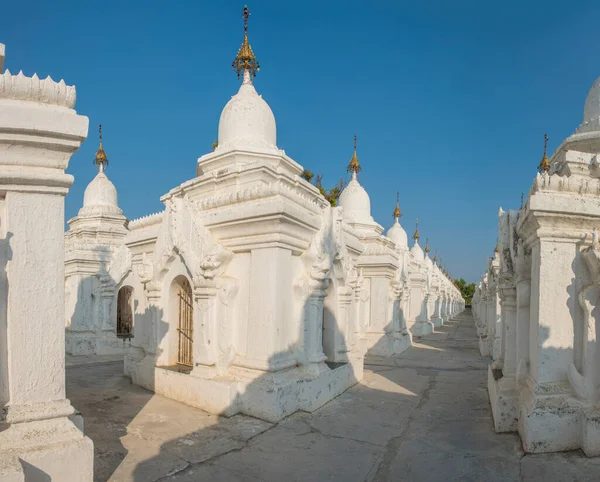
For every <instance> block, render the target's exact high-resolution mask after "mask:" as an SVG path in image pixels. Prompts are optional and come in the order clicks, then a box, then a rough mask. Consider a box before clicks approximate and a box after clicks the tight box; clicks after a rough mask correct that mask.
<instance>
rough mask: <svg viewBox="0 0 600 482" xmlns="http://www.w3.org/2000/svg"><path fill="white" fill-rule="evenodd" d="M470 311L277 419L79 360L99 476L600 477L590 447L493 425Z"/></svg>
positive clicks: (75, 386)
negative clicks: (215, 405)
mask: <svg viewBox="0 0 600 482" xmlns="http://www.w3.org/2000/svg"><path fill="white" fill-rule="evenodd" d="M487 363H488V362H487V361H484V360H482V359H481V358H480V356H479V353H478V350H477V339H476V337H475V328H474V326H473V319H472V317H471V316H470V314H469V313H468V312H465V313H464V314H462V315H460V316H459V317H458V318H457V319H456V320H453V321H451V322H450V323H449V324H448V325H446V326H444V327H442V328H440V329H439V331H437V332H435V333H433V334H432V335H429V336H427V337H424V338H422V339H420V340H415V345H414V346H413V347H412V348H410V349H409V350H408V351H407V352H405V353H404V354H403V355H402V356H401V357H399V358H397V359H393V360H390V359H381V358H379V359H370V360H369V365H368V366H367V367H366V369H365V377H364V379H363V381H362V382H361V383H359V384H358V385H356V386H355V387H353V388H352V389H350V390H348V391H347V392H345V393H344V394H342V395H341V396H339V397H338V398H336V399H335V400H333V401H332V402H330V403H329V404H327V405H325V406H324V407H322V408H321V409H319V410H317V411H316V412H314V413H312V414H307V413H297V414H295V415H292V416H291V417H288V418H286V419H285V420H283V421H281V422H279V423H278V424H270V423H267V422H263V421H261V420H257V419H254V418H252V417H246V416H235V417H232V418H229V419H227V418H222V417H218V416H214V415H210V414H207V413H206V412H203V411H202V410H198V409H195V408H191V407H188V406H186V405H183V404H181V403H178V402H175V401H173V400H169V399H167V398H165V397H162V396H160V395H153V394H152V393H150V392H147V391H146V390H143V389H141V388H139V387H136V386H133V385H131V383H130V382H129V379H127V378H125V377H123V376H122V374H121V371H122V370H121V368H122V364H120V363H118V362H117V363H115V362H106V363H103V364H96V365H80V366H72V367H71V368H68V370H67V392H68V396H69V398H70V399H71V401H72V403H73V405H74V406H75V407H77V408H78V409H79V410H81V412H82V413H83V415H84V417H85V431H86V433H87V434H88V435H89V436H90V437H91V438H92V440H93V441H94V447H95V455H96V456H95V474H96V480H98V481H106V480H111V481H137V482H142V481H143V482H147V481H155V480H165V481H178V482H184V481H185V482H192V481H205V480H206V481H284V482H292V481H309V482H320V481H344V482H346V481H427V482H436V481H444V482H448V481H477V482H484V481H532V482H533V481H543V482H548V481H555V480H556V481H561V482H562V481H598V480H600V459H586V458H585V457H584V456H583V455H582V453H581V452H579V451H576V452H569V453H566V454H546V455H527V456H524V454H523V453H522V451H521V446H520V442H519V438H518V436H517V435H515V434H502V435H498V434H495V433H494V431H493V425H492V419H491V411H490V406H489V402H488V396H487V390H486V386H485V384H486V369H487Z"/></svg>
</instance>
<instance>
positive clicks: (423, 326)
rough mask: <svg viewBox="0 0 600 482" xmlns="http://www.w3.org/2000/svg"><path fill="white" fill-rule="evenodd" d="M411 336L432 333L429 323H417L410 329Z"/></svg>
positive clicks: (431, 324)
mask: <svg viewBox="0 0 600 482" xmlns="http://www.w3.org/2000/svg"><path fill="white" fill-rule="evenodd" d="M411 332H412V334H413V336H425V335H429V334H431V333H433V323H431V321H417V322H415V324H414V325H413V326H412V328H411Z"/></svg>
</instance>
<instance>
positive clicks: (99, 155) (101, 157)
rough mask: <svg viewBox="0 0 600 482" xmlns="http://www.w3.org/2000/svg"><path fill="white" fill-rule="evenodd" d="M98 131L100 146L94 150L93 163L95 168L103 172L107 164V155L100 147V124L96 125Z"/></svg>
mask: <svg viewBox="0 0 600 482" xmlns="http://www.w3.org/2000/svg"><path fill="white" fill-rule="evenodd" d="M98 132H99V133H100V147H98V152H96V158H95V159H94V164H96V168H97V169H98V170H99V171H100V172H104V170H105V169H106V166H108V157H107V156H106V152H104V148H103V147H102V124H100V125H99V126H98Z"/></svg>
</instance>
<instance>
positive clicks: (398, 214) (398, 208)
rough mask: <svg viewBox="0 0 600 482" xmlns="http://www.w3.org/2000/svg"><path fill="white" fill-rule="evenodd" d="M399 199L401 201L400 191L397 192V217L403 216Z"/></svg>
mask: <svg viewBox="0 0 600 482" xmlns="http://www.w3.org/2000/svg"><path fill="white" fill-rule="evenodd" d="M399 201H400V193H399V192H397V193H396V209H394V217H395V218H396V219H398V218H399V217H401V216H402V211H400V204H399Z"/></svg>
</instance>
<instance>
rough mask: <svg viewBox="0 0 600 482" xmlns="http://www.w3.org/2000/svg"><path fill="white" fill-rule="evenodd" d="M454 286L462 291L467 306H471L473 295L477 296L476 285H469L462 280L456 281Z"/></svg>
mask: <svg viewBox="0 0 600 482" xmlns="http://www.w3.org/2000/svg"><path fill="white" fill-rule="evenodd" d="M454 286H456V287H457V288H458V289H459V290H460V294H461V295H462V297H463V298H464V299H465V304H466V305H470V304H471V300H472V299H473V295H474V294H475V283H469V284H467V282H466V281H465V280H464V279H462V278H460V279H458V280H455V281H454Z"/></svg>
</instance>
